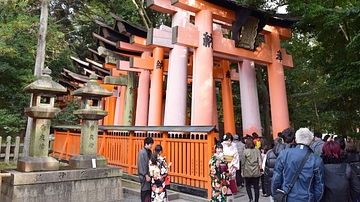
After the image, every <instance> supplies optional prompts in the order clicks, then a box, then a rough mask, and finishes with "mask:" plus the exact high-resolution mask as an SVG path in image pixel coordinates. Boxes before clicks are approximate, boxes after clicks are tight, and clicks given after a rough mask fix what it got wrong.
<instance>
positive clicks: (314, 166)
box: [271, 128, 324, 202]
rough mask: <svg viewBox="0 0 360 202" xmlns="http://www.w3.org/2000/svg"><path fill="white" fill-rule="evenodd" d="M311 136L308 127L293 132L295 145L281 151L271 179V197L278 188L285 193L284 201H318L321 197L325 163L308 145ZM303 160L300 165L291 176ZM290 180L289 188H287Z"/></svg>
mask: <svg viewBox="0 0 360 202" xmlns="http://www.w3.org/2000/svg"><path fill="white" fill-rule="evenodd" d="M313 138H314V135H313V134H312V132H310V130H309V129H307V128H300V129H299V130H297V131H296V133H295V140H296V143H297V145H296V147H295V148H291V149H285V150H282V151H281V152H280V154H279V156H278V157H277V159H276V162H275V168H274V175H273V178H272V181H271V192H272V194H273V196H275V195H276V193H277V191H276V190H277V189H279V190H282V191H283V192H285V193H287V201H291V202H317V201H319V200H320V199H321V197H322V195H323V192H324V163H323V161H322V159H321V158H320V157H319V156H318V155H316V154H314V153H313V152H312V150H311V149H310V147H309V145H310V144H311V142H312V140H313ZM307 155H308V156H307ZM306 156H307V158H306V159H305V157H306ZM304 159H305V161H304V164H303V168H302V169H301V170H300V172H299V175H298V177H297V178H294V177H296V174H297V172H298V170H299V168H301V165H302V162H303V160H304ZM294 180H295V181H294ZM293 182H294V183H293ZM292 183H293V186H292V188H289V187H291V186H290V184H292ZM278 193H280V192H278Z"/></svg>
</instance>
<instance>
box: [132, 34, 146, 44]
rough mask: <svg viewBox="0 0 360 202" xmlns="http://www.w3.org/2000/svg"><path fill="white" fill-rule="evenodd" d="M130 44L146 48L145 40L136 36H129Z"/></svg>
mask: <svg viewBox="0 0 360 202" xmlns="http://www.w3.org/2000/svg"><path fill="white" fill-rule="evenodd" d="M130 43H135V44H138V45H143V46H146V38H142V37H139V36H136V35H131V36H130Z"/></svg>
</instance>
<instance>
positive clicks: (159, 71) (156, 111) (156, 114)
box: [148, 47, 164, 126]
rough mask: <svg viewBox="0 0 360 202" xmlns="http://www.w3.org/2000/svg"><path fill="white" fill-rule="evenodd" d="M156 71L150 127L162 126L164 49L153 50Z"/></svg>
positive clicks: (151, 102)
mask: <svg viewBox="0 0 360 202" xmlns="http://www.w3.org/2000/svg"><path fill="white" fill-rule="evenodd" d="M153 58H154V70H153V71H152V74H151V86H150V103H149V120H148V125H149V126H160V125H161V122H162V121H161V119H162V110H161V109H162V91H163V89H162V84H163V68H164V49H163V48H159V47H156V48H154V50H153Z"/></svg>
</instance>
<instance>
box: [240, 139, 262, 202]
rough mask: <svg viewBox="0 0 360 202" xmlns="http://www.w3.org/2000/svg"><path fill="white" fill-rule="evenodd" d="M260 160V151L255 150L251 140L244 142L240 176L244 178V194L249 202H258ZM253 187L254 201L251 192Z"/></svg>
mask: <svg viewBox="0 0 360 202" xmlns="http://www.w3.org/2000/svg"><path fill="white" fill-rule="evenodd" d="M261 165H262V158H261V154H260V150H259V149H256V148H255V144H254V141H253V140H252V138H247V139H246V140H245V150H244V152H243V156H242V159H241V176H242V177H244V178H245V187H246V192H247V195H248V197H249V200H250V202H259V179H260V176H261V172H260V167H261ZM251 185H253V186H254V192H255V201H254V200H253V195H252V191H251Z"/></svg>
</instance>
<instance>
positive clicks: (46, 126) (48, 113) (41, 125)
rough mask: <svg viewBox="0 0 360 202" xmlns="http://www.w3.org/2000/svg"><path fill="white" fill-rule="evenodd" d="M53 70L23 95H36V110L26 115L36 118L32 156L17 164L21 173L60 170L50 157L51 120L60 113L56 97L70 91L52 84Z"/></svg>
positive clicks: (45, 72)
mask: <svg viewBox="0 0 360 202" xmlns="http://www.w3.org/2000/svg"><path fill="white" fill-rule="evenodd" d="M50 74H51V70H50V69H49V68H47V67H46V68H45V69H43V70H42V76H40V78H39V79H38V80H36V81H34V82H33V83H31V84H29V85H27V86H26V87H25V88H24V89H23V91H24V92H27V93H33V97H32V106H31V107H29V108H26V109H25V114H27V115H28V116H29V117H31V118H33V122H32V130H31V133H30V148H29V156H24V157H21V158H20V159H19V160H18V163H17V169H18V170H19V171H24V172H30V171H48V170H58V169H59V162H58V161H57V160H56V159H54V158H53V157H50V156H49V155H48V153H49V136H50V124H51V118H53V117H55V116H56V114H57V113H58V112H59V111H60V109H58V108H54V103H55V95H56V94H62V93H65V92H66V88H65V87H63V86H62V85H60V84H58V83H56V82H55V81H53V80H52V78H51V76H50Z"/></svg>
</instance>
